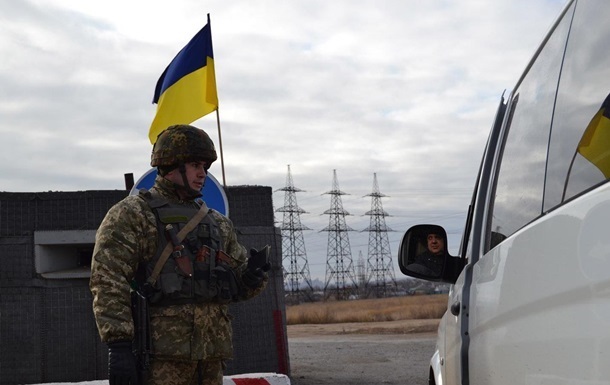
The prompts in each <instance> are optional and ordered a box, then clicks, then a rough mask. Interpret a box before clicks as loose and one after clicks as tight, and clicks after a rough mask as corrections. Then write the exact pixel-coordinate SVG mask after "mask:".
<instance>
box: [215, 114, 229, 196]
mask: <svg viewBox="0 0 610 385" xmlns="http://www.w3.org/2000/svg"><path fill="white" fill-rule="evenodd" d="M216 125H217V126H218V147H219V149H220V168H221V169H222V185H223V186H224V188H225V189H226V188H227V182H226V179H225V161H224V156H223V154H222V135H221V134H220V114H219V113H218V107H216Z"/></svg>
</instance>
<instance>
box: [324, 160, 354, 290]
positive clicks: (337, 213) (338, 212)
mask: <svg viewBox="0 0 610 385" xmlns="http://www.w3.org/2000/svg"><path fill="white" fill-rule="evenodd" d="M324 194H329V195H330V209H329V210H326V211H324V214H329V215H330V217H329V221H328V226H327V227H325V228H324V229H322V230H321V231H327V232H328V247H327V259H326V284H325V285H324V297H325V298H326V299H328V298H329V297H330V296H331V295H332V294H333V292H334V294H335V297H336V299H338V300H344V299H349V298H350V296H351V295H353V294H355V293H356V292H357V290H358V284H357V283H356V279H355V274H354V266H353V262H352V252H351V249H350V244H349V237H348V233H347V232H348V231H354V229H352V228H351V227H349V226H347V224H346V223H345V216H346V215H350V214H349V213H348V212H347V211H346V210H344V209H343V203H342V202H341V195H346V193H344V192H343V191H341V190H340V189H339V182H338V180H337V170H333V187H332V190H330V191H327V192H325V193H324Z"/></svg>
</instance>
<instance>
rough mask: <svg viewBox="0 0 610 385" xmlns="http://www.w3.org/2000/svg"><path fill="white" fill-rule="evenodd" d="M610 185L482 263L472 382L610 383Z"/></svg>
mask: <svg viewBox="0 0 610 385" xmlns="http://www.w3.org/2000/svg"><path fill="white" fill-rule="evenodd" d="M608 197H610V186H609V185H607V184H606V185H605V186H604V187H602V188H599V189H597V190H594V191H592V192H590V193H588V194H586V195H585V196H582V197H581V199H579V200H577V201H574V202H571V203H570V204H567V205H565V206H563V207H562V208H560V209H558V210H555V211H553V212H552V213H551V214H549V215H547V216H545V217H544V218H542V219H540V220H538V221H536V222H534V223H532V224H530V225H528V226H526V227H525V228H523V229H521V230H520V231H518V232H517V233H515V234H514V235H513V236H512V237H510V238H509V239H507V240H506V241H505V242H503V243H501V244H500V245H499V246H498V247H496V248H495V249H493V250H491V251H490V252H489V253H487V254H486V255H485V256H484V257H482V258H481V259H480V261H479V263H477V265H476V268H475V269H474V274H473V275H474V277H473V285H472V288H471V295H472V301H471V311H470V337H471V342H470V350H469V356H470V360H469V361H470V365H471V369H470V382H471V383H472V384H507V385H508V384H516V383H518V384H530V383H532V384H539V383H545V381H549V380H550V379H553V380H554V381H557V380H562V381H565V382H562V383H582V384H586V383H591V384H593V383H594V384H602V383H604V384H608V383H610V365H608V363H609V362H610V333H608V330H610V233H608V230H609V229H610V228H609V227H608V221H609V219H610V200H609V199H608Z"/></svg>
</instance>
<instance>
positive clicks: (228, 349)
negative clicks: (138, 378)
mask: <svg viewBox="0 0 610 385" xmlns="http://www.w3.org/2000/svg"><path fill="white" fill-rule="evenodd" d="M151 192H153V193H156V194H160V195H161V196H163V197H164V198H166V199H168V200H170V201H172V202H175V203H180V204H184V205H186V206H194V205H196V203H195V202H194V201H180V200H179V198H178V197H177V195H176V192H175V190H174V188H173V184H172V183H171V182H169V181H167V180H166V179H164V178H162V177H157V179H156V181H155V186H154V187H153V188H152V189H151ZM208 215H213V216H214V219H215V220H216V221H217V222H218V224H219V227H220V231H221V234H222V240H223V248H222V249H223V250H224V251H225V252H226V253H227V254H229V255H230V256H231V257H232V261H233V266H234V268H235V271H236V272H237V274H238V276H241V274H242V273H243V271H244V270H245V267H246V263H247V253H246V249H245V248H244V247H243V246H242V245H240V244H239V243H238V242H237V236H236V234H235V230H234V228H233V224H232V223H231V221H230V220H229V219H228V218H226V217H225V216H223V215H222V214H220V213H218V212H217V211H214V210H212V211H211V212H210V213H209V214H208ZM157 242H158V236H157V224H156V219H155V215H154V213H153V211H152V210H151V208H150V207H149V205H148V203H147V202H146V201H145V200H144V199H143V198H141V197H139V196H128V197H126V198H125V199H123V200H122V201H120V202H119V203H117V204H116V205H114V206H113V207H112V208H111V209H110V210H109V211H108V213H107V214H106V217H105V218H104V220H103V221H102V223H101V225H100V227H99V229H98V230H97V234H96V242H95V248H94V251H93V259H92V262H91V280H90V284H89V285H90V289H91V292H92V294H93V312H94V315H95V319H96V323H97V327H98V331H99V334H100V337H101V339H102V341H103V342H113V341H121V340H132V339H133V337H134V325H133V320H132V315H131V306H130V301H131V294H130V292H131V287H130V283H131V282H132V280H133V278H134V275H135V274H136V270H137V269H138V266H139V265H140V263H142V262H147V261H150V260H151V259H152V258H153V257H154V255H155V252H156V251H157ZM266 284H267V276H266V275H265V279H264V282H263V285H262V286H261V287H259V288H257V289H256V290H245V291H244V294H243V295H242V298H240V299H243V300H245V299H248V298H251V297H254V296H256V295H258V294H259V293H260V292H261V291H263V289H264V288H265V286H266ZM150 317H151V320H150V324H151V335H152V340H153V356H154V357H162V358H173V359H182V360H200V359H203V360H207V359H228V358H231V357H232V355H233V347H232V329H231V317H230V315H229V314H228V306H227V305H223V304H218V303H199V304H184V305H171V306H164V307H157V306H151V307H150Z"/></svg>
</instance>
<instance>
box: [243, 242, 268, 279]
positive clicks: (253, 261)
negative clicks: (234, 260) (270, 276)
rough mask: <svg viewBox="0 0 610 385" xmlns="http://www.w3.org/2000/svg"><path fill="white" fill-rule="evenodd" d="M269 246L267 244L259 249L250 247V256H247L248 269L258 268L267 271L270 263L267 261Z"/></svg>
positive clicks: (254, 269)
mask: <svg viewBox="0 0 610 385" xmlns="http://www.w3.org/2000/svg"><path fill="white" fill-rule="evenodd" d="M270 253H271V247H270V246H269V245H267V246H265V247H263V248H262V249H261V250H260V251H259V250H256V249H250V258H248V270H250V271H252V272H257V273H258V270H259V269H260V270H262V271H269V269H270V268H271V264H270V263H269V254H270Z"/></svg>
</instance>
